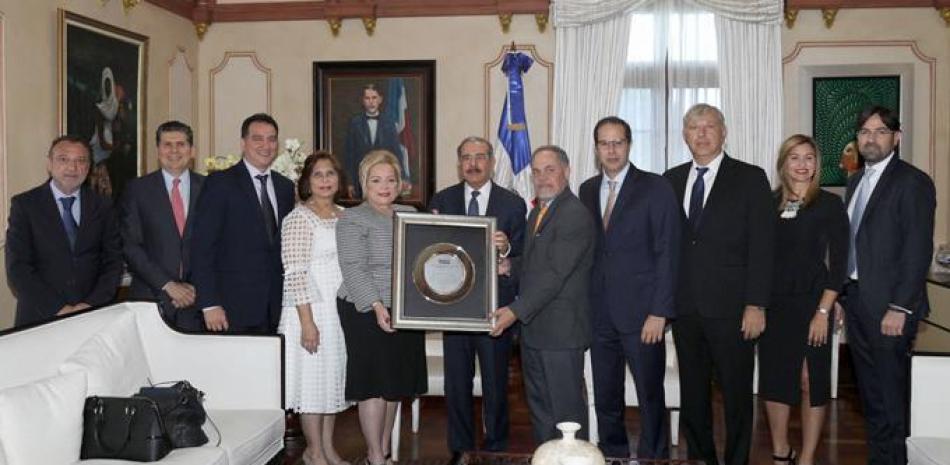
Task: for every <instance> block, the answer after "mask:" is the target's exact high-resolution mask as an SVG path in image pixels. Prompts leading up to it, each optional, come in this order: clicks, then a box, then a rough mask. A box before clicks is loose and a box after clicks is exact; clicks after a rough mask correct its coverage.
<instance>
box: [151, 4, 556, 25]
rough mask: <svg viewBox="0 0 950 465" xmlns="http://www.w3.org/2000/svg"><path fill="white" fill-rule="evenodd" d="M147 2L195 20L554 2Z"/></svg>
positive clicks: (489, 9)
mask: <svg viewBox="0 0 950 465" xmlns="http://www.w3.org/2000/svg"><path fill="white" fill-rule="evenodd" d="M146 1H147V2H149V3H151V4H153V5H156V6H159V7H161V8H164V9H166V10H168V11H171V12H172V13H175V14H177V15H179V16H183V17H185V18H188V19H191V20H192V21H194V22H207V23H210V22H231V21H293V20H307V19H318V20H324V19H329V18H340V19H346V18H370V17H372V18H397V17H418V16H469V15H493V16H497V15H501V14H547V12H548V10H549V8H550V4H551V0H454V1H453V0H449V1H446V0H324V1H297V2H263V1H261V2H253V3H224V4H219V3H216V2H214V1H212V0H146ZM199 16H200V17H199Z"/></svg>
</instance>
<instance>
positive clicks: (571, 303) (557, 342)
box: [491, 145, 596, 444]
mask: <svg viewBox="0 0 950 465" xmlns="http://www.w3.org/2000/svg"><path fill="white" fill-rule="evenodd" d="M531 174H532V182H533V183H534V191H535V192H536V194H537V197H538V204H537V206H536V207H535V208H534V209H533V210H532V211H531V214H530V215H529V216H528V224H527V227H528V228H529V229H528V234H527V235H526V238H525V245H524V253H523V254H522V256H521V257H515V258H514V259H505V260H504V261H503V263H502V264H501V265H500V267H499V272H501V273H503V274H504V273H505V272H508V273H510V275H511V276H513V277H515V278H517V279H518V282H519V293H518V299H517V300H515V301H514V302H512V303H511V304H510V305H507V306H503V307H501V308H499V309H497V310H495V311H494V312H493V313H492V318H493V319H494V321H495V324H494V328H493V329H492V332H491V334H492V335H493V336H501V335H502V334H503V333H504V331H505V329H506V328H508V327H509V326H511V325H512V324H514V323H515V322H516V321H520V322H521V323H522V330H521V360H522V369H523V371H524V382H525V397H526V400H527V403H528V408H529V410H530V412H531V425H532V430H533V435H534V440H535V442H536V443H537V444H541V443H543V442H545V441H547V440H550V439H553V438H555V437H557V436H558V432H557V430H556V429H555V425H556V424H557V423H558V422H562V421H575V422H578V423H580V424H581V425H582V428H583V429H581V431H580V432H579V436H580V437H581V438H584V439H586V438H587V434H588V431H587V424H588V421H587V401H586V400H585V395H584V393H585V391H586V388H585V384H584V350H585V349H587V347H588V346H589V345H590V339H591V326H590V301H589V295H588V287H589V285H590V271H591V267H592V266H593V262H594V244H595V242H596V241H595V236H594V233H595V229H594V228H595V226H594V220H593V218H592V217H591V214H590V212H589V211H588V210H587V207H585V206H584V204H582V203H581V201H580V200H579V199H578V198H577V197H576V196H575V195H574V194H573V193H572V192H571V190H570V189H569V188H568V179H569V176H570V166H569V162H568V158H567V154H566V153H565V152H564V150H563V149H562V148H560V147H557V146H553V145H547V146H542V147H539V148H537V149H536V150H535V151H534V153H533V154H532V156H531Z"/></svg>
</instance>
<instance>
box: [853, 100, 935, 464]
mask: <svg viewBox="0 0 950 465" xmlns="http://www.w3.org/2000/svg"><path fill="white" fill-rule="evenodd" d="M857 131H858V134H857V136H858V137H857V140H858V151H859V152H860V153H861V156H862V157H864V161H865V165H864V168H862V169H861V170H860V171H858V172H857V173H856V174H855V175H854V176H852V177H851V178H850V179H849V180H848V190H847V204H848V216H849V217H850V219H851V246H850V252H849V254H848V281H847V283H846V285H845V292H844V294H845V303H846V307H847V310H848V311H847V313H846V314H845V316H846V321H847V325H848V346H849V347H850V348H851V353H852V360H853V363H854V372H855V375H857V381H858V392H859V393H860V395H861V404H862V406H863V409H864V417H865V424H866V428H865V429H866V431H867V437H868V440H867V443H868V449H869V450H868V463H869V464H873V465H878V464H887V465H897V464H905V463H907V448H906V445H905V440H906V439H907V434H908V423H907V402H908V392H907V386H908V373H909V360H910V350H911V347H912V345H913V342H914V337H915V336H916V335H917V324H918V322H919V321H920V320H921V319H923V318H926V317H927V315H928V314H929V313H930V304H929V303H928V301H927V270H928V268H929V266H930V257H931V254H932V253H933V231H934V209H935V208H936V193H935V189H934V183H933V180H931V179H930V177H929V176H927V174H926V173H924V172H923V171H921V170H919V169H917V168H915V167H914V166H913V165H911V164H909V163H907V162H905V161H903V160H901V159H900V156H899V155H898V145H899V144H900V141H901V129H900V122H899V121H898V119H897V115H896V114H895V113H894V112H893V111H891V110H890V109H887V108H884V107H870V108H867V109H866V110H864V111H863V112H862V113H861V114H860V115H859V116H858V124H857Z"/></svg>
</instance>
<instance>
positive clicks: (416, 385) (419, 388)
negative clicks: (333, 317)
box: [336, 299, 428, 401]
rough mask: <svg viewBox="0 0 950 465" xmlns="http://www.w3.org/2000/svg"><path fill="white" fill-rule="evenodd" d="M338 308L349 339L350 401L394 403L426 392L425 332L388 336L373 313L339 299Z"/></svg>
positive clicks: (348, 381)
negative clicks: (385, 401) (386, 401)
mask: <svg viewBox="0 0 950 465" xmlns="http://www.w3.org/2000/svg"><path fill="white" fill-rule="evenodd" d="M336 307H337V310H338V311H339V313H340V325H341V326H342V327H343V335H344V338H345V339H346V399H347V400H353V401H360V400H366V399H372V398H377V397H382V398H384V399H386V400H390V401H393V400H400V399H404V398H411V397H418V396H421V395H422V394H425V393H426V391H427V390H428V380H427V379H428V378H427V374H426V352H425V333H423V332H422V331H408V330H402V331H396V332H395V333H386V332H384V331H383V330H382V329H380V328H379V325H377V324H376V314H375V313H374V312H367V313H360V312H358V311H357V310H356V306H355V305H353V304H352V303H350V302H347V301H345V300H342V299H337V300H336Z"/></svg>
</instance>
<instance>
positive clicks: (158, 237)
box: [6, 104, 935, 465]
mask: <svg viewBox="0 0 950 465" xmlns="http://www.w3.org/2000/svg"><path fill="white" fill-rule="evenodd" d="M901 135H902V134H901V130H900V125H899V121H898V119H897V117H896V115H895V114H894V113H893V112H892V111H891V110H888V109H886V108H882V107H871V108H868V109H866V110H865V111H864V112H862V113H861V114H860V116H859V118H858V121H857V125H856V147H857V149H858V151H859V152H860V154H861V155H862V157H863V159H864V162H865V165H864V168H863V169H861V170H859V171H857V172H856V174H855V175H854V176H852V177H851V179H850V180H849V183H848V189H847V194H846V196H845V199H844V201H842V199H841V198H840V197H838V196H836V195H834V194H831V193H828V192H826V191H823V190H822V189H821V188H820V187H819V178H820V172H819V171H820V168H821V154H820V153H819V150H818V146H817V144H816V143H815V141H814V140H813V139H812V138H810V137H808V136H805V135H801V134H796V135H793V136H791V137H789V138H788V139H786V140H785V142H784V143H783V144H782V146H781V147H780V148H779V154H778V162H777V166H776V169H777V170H776V176H775V179H776V188H775V189H772V188H770V186H769V182H768V179H767V177H766V174H765V171H764V170H763V169H762V168H760V167H757V166H754V165H750V164H747V163H744V162H741V161H739V160H736V159H735V158H732V157H730V156H729V155H727V154H726V153H725V151H724V145H725V141H726V136H727V127H726V122H725V119H724V117H723V115H722V113H721V112H720V111H719V109H717V108H716V107H713V106H710V105H706V104H698V105H695V106H693V107H692V108H690V109H689V111H688V112H687V113H686V114H685V116H684V118H683V137H684V139H685V141H686V145H687V146H688V147H689V150H690V153H691V156H692V160H691V161H689V162H687V163H684V164H682V165H680V166H677V167H674V168H671V169H670V170H668V171H667V172H666V173H665V174H663V175H662V176H661V175H657V174H653V173H650V172H647V171H643V170H640V169H638V168H637V167H636V166H634V165H633V164H632V163H631V162H630V161H629V154H630V144H631V130H630V126H629V125H628V123H627V122H626V121H624V120H622V119H620V118H617V117H606V118H603V119H602V120H600V121H599V122H598V123H597V124H596V126H595V129H594V133H593V148H594V152H595V154H596V158H597V162H598V166H599V167H600V174H598V175H597V176H594V177H592V178H590V179H588V180H587V181H586V182H584V183H583V184H582V185H581V186H580V189H579V195H575V194H574V193H573V192H572V191H571V189H570V187H569V181H568V180H569V179H570V169H571V167H570V163H569V157H568V155H567V153H566V152H565V151H564V150H563V149H561V148H560V147H558V146H553V145H546V146H542V147H539V148H537V149H535V150H534V152H533V154H532V157H531V172H532V180H533V184H534V191H535V195H536V197H535V199H533V200H532V202H531V206H530V207H531V208H530V211H529V210H528V204H527V203H526V202H525V200H524V199H522V198H521V197H519V196H518V195H517V194H515V193H513V192H512V191H510V190H508V189H505V188H504V187H502V186H499V185H497V184H495V183H493V182H492V174H493V172H494V164H495V156H494V153H493V150H492V145H491V143H490V142H488V141H487V140H485V139H483V138H480V137H475V136H472V137H467V138H465V139H464V140H462V141H461V143H460V144H459V145H458V148H457V153H456V155H457V166H458V172H459V177H460V182H459V183H458V184H455V185H453V186H450V187H448V188H446V189H444V190H442V191H440V192H438V193H436V194H435V196H434V197H433V198H432V201H431V203H430V205H429V206H428V209H429V210H430V211H431V212H432V213H437V214H454V215H470V216H493V217H495V218H496V221H497V230H498V232H497V233H496V234H495V236H494V237H493V242H494V246H495V248H496V249H497V252H498V257H499V266H498V271H499V276H498V290H499V292H498V302H497V304H498V308H497V309H496V310H494V311H493V312H492V313H491V317H492V320H493V321H494V324H493V328H492V330H491V332H490V333H489V334H472V333H453V332H446V333H445V334H444V337H443V344H444V357H445V393H446V410H447V418H448V421H447V425H448V431H447V442H448V448H449V450H450V452H451V453H452V458H451V463H459V462H460V459H461V455H462V453H464V452H466V451H471V450H476V449H483V450H488V451H505V450H506V449H507V448H508V438H509V409H508V404H507V394H508V392H507V390H508V376H509V374H508V366H509V357H510V355H511V351H512V347H513V342H514V341H513V340H514V339H515V338H516V337H517V340H518V345H520V349H521V363H522V372H523V377H524V387H525V398H526V401H527V404H528V408H529V411H530V417H531V424H532V435H533V439H534V441H535V442H536V443H538V444H540V443H542V442H544V441H547V440H549V439H552V438H555V437H556V436H557V435H558V434H557V431H556V427H555V425H556V424H557V423H559V422H563V421H576V422H578V423H580V424H581V425H582V427H583V429H582V430H581V432H580V436H581V437H586V435H587V425H588V421H589V419H588V403H587V390H586V384H585V380H584V364H585V361H584V359H585V351H587V350H588V349H589V350H590V359H591V366H592V375H593V380H592V384H593V393H592V394H593V396H594V404H595V411H596V414H597V420H596V421H597V428H598V431H599V444H598V445H599V447H600V448H601V450H602V451H603V452H604V454H605V455H606V456H609V457H627V456H630V455H631V452H632V451H631V445H630V444H629V442H628V432H627V430H626V426H625V420H624V411H625V406H624V380H625V370H626V369H627V368H628V367H629V369H630V371H631V373H632V374H633V379H634V382H635V384H636V386H635V387H636V392H637V398H638V401H639V409H640V421H641V427H640V434H639V437H638V440H637V444H636V447H635V450H634V451H633V455H636V456H637V457H641V458H660V459H662V458H668V457H669V456H670V446H669V444H670V431H669V427H668V423H667V417H666V402H665V398H664V386H663V383H664V377H665V370H666V358H667V355H666V345H665V344H664V342H663V341H664V339H665V338H666V337H670V335H668V334H667V333H668V331H667V330H668V328H672V337H673V342H674V344H675V348H676V355H677V358H678V360H679V382H680V388H681V393H682V394H681V405H682V407H681V413H682V425H683V432H684V436H685V439H686V442H687V445H688V455H689V457H690V458H693V459H697V460H700V461H704V462H705V463H707V464H719V463H720V459H719V455H718V454H717V450H716V446H715V441H714V439H713V424H714V421H713V413H712V412H713V401H712V399H713V396H712V392H713V386H714V385H716V386H718V388H719V389H720V390H721V392H722V405H723V410H724V414H725V415H724V416H725V427H726V431H725V435H724V436H725V450H724V460H725V463H727V464H733V465H739V464H746V463H748V461H749V453H750V447H751V441H752V433H753V431H752V430H753V395H752V391H753V389H752V388H753V367H754V360H755V357H756V346H758V357H759V361H760V364H759V365H760V367H761V373H760V377H759V381H760V385H759V395H760V396H761V397H762V398H763V399H764V400H765V406H766V413H767V416H768V423H769V426H770V431H771V436H772V446H773V460H774V462H775V463H776V464H777V465H784V464H792V463H801V464H803V465H811V464H814V463H815V462H816V459H815V458H816V450H817V448H818V445H819V442H820V437H821V430H822V425H823V423H824V419H825V411H826V408H827V407H826V406H827V403H828V401H829V398H830V359H831V347H830V341H831V335H832V333H833V331H835V327H836V325H840V324H841V321H845V322H846V324H847V329H848V339H849V345H850V347H851V351H852V359H853V361H854V368H855V372H856V375H857V381H858V388H859V393H860V398H861V401H862V406H863V411H864V414H865V419H866V426H867V434H868V446H869V463H871V464H898V463H906V449H905V446H904V439H905V437H906V435H907V428H908V425H907V381H908V380H907V376H908V364H909V350H910V348H911V346H912V343H913V340H914V336H915V333H916V328H917V324H918V322H919V320H921V319H922V318H924V317H926V316H927V314H928V311H929V307H928V302H927V295H926V287H925V275H926V272H927V268H928V265H929V261H930V256H931V252H932V234H933V226H934V210H935V190H934V185H933V182H932V180H931V179H930V178H929V177H928V176H927V175H926V174H924V173H923V172H921V171H920V170H918V169H917V168H914V167H913V166H912V165H910V164H909V163H907V162H905V161H903V160H901V158H900V157H899V143H900V139H901ZM155 138H156V144H157V147H158V159H159V164H160V165H161V167H160V169H158V170H156V171H155V172H153V173H150V174H148V175H146V176H143V177H141V178H139V179H136V180H133V181H132V182H130V183H129V184H128V186H127V187H126V189H125V192H124V193H123V194H122V196H121V198H120V200H119V202H118V207H117V208H115V209H114V208H113V206H112V202H111V200H110V199H108V198H105V197H103V196H100V195H99V194H97V193H95V192H94V191H93V190H92V189H90V188H89V187H88V186H86V185H84V182H85V180H86V177H87V175H88V173H89V167H90V151H89V147H88V145H87V144H86V142H85V141H83V140H82V139H79V138H76V137H72V136H63V137H60V138H57V139H56V140H54V141H53V143H52V144H51V146H50V149H49V152H48V160H47V169H48V171H49V174H50V178H49V180H48V181H47V182H44V183H43V184H41V185H40V186H38V187H36V188H34V189H31V190H29V191H27V192H25V193H22V194H19V195H17V196H15V197H14V198H13V200H12V203H11V211H10V219H9V228H8V230H7V247H6V267H7V277H8V280H9V284H10V287H11V288H12V290H13V292H14V295H15V296H16V298H17V315H16V324H17V325H18V326H24V325H29V324H35V323H40V322H43V321H45V320H48V319H50V318H54V317H57V316H62V315H67V314H70V313H74V312H76V311H79V310H83V309H86V308H90V307H97V306H101V305H105V304H107V303H110V302H111V301H113V300H114V298H115V294H116V289H117V287H118V285H119V280H120V277H121V275H122V272H123V263H126V264H127V266H128V270H129V272H130V273H131V275H132V284H131V289H130V290H129V298H132V299H147V300H154V301H157V302H159V307H160V309H161V311H162V313H163V316H164V318H165V319H166V321H167V322H168V323H169V324H170V325H172V326H173V327H175V328H177V329H180V330H183V331H193V332H199V331H208V332H230V333H243V334H273V333H276V332H279V333H281V334H283V335H284V336H285V338H284V341H285V344H286V351H285V355H286V356H285V388H286V395H285V399H286V408H287V409H288V410H293V411H295V412H299V413H300V414H301V425H302V429H303V431H304V435H305V436H306V439H307V444H308V446H307V449H306V450H305V451H304V455H303V459H304V462H305V463H306V464H307V465H325V464H333V465H339V464H342V463H345V462H343V460H342V459H341V458H340V456H339V454H338V453H337V452H336V451H335V448H334V446H333V426H334V416H335V414H337V413H339V412H341V411H343V410H345V409H347V408H349V407H351V406H352V405H353V404H356V405H357V408H358V410H359V423H360V428H361V431H362V433H363V436H364V439H365V442H366V448H367V453H366V463H368V464H373V465H378V464H383V463H387V462H389V461H390V457H391V452H392V451H391V450H390V443H391V435H392V430H393V425H394V419H395V415H396V412H397V410H396V407H397V405H398V402H399V401H400V400H402V399H406V398H413V397H417V396H420V395H422V394H424V393H425V392H426V391H427V371H426V370H427V368H426V354H425V341H424V334H423V333H422V332H419V331H407V330H399V331H397V330H395V329H394V328H393V325H392V320H391V315H390V309H391V307H392V292H391V282H392V257H393V220H394V216H395V214H396V213H397V212H401V211H411V210H413V208H412V207H407V206H403V205H400V204H397V203H396V202H397V200H398V199H399V196H400V193H401V192H403V187H404V186H403V185H402V183H403V182H404V176H403V173H402V169H403V163H402V162H401V161H400V160H399V159H398V158H397V157H396V155H394V154H393V153H391V152H390V151H388V150H384V149H373V150H370V151H369V152H368V153H366V154H364V156H363V157H362V159H361V161H360V163H359V164H358V167H357V169H356V176H357V179H348V178H349V176H347V172H348V170H349V169H348V168H344V167H343V166H342V165H341V163H340V162H339V161H338V160H337V159H336V158H335V157H334V156H333V155H331V154H330V153H327V152H316V153H314V154H312V155H310V156H309V157H308V158H307V159H306V161H305V162H304V164H303V166H302V169H301V173H300V177H299V179H298V180H297V182H296V185H295V184H294V183H293V182H292V181H290V180H289V179H287V178H285V177H284V176H282V175H280V174H279V173H277V172H275V171H274V170H272V169H271V168H270V167H271V164H272V163H273V161H274V159H275V158H276V155H277V146H278V125H277V122H276V121H275V120H274V119H273V118H272V117H271V116H269V115H266V114H255V115H252V116H250V117H248V118H247V119H246V120H245V121H244V123H243V124H242V127H241V151H242V154H243V157H242V160H241V161H240V162H239V163H237V164H236V165H234V166H232V167H231V168H228V169H225V170H222V171H220V172H216V173H213V174H211V175H209V176H207V177H205V176H202V175H199V174H197V173H195V172H193V171H191V170H190V169H189V166H190V165H191V163H192V159H193V156H194V148H193V134H192V130H191V128H189V127H188V126H187V125H185V124H182V123H180V122H177V121H169V122H166V123H164V124H162V125H160V126H159V127H158V129H157V130H156V135H155ZM351 182H352V183H355V184H356V185H358V187H357V188H356V189H353V188H351V184H350V183H351ZM351 192H358V193H359V194H360V195H361V197H362V203H360V204H359V205H357V206H355V207H352V208H348V209H344V208H342V207H341V206H340V203H339V200H340V198H341V196H343V195H345V194H348V193H351ZM836 302H842V303H843V307H842V306H839V305H836ZM842 308H843V309H847V311H846V312H843V311H842ZM842 313H843V314H842ZM476 360H477V363H478V364H479V365H478V366H479V371H480V375H481V382H482V386H481V391H482V396H483V400H482V415H481V417H482V424H481V425H476V424H475V421H474V415H473V408H474V402H473V398H472V387H473V386H472V384H473V378H474V376H475V363H476ZM236 363H239V361H236ZM797 405H800V406H801V417H802V433H803V437H802V440H801V444H800V450H799V451H798V452H796V449H795V448H794V447H793V446H792V445H791V442H790V440H789V438H788V425H789V417H790V415H791V410H792V408H793V407H794V406H797ZM482 428H484V434H482V437H483V438H482V439H483V442H482V444H481V445H478V444H476V436H478V435H477V434H476V430H478V429H482Z"/></svg>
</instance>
